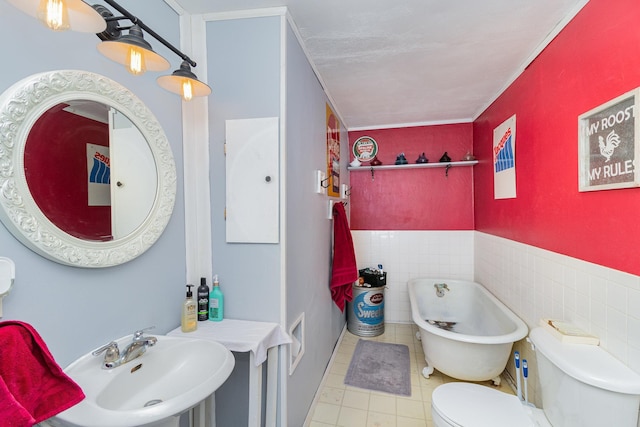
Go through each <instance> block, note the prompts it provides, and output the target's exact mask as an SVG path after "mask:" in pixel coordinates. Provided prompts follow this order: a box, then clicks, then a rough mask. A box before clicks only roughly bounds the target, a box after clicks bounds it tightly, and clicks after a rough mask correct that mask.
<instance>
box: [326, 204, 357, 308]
mask: <svg viewBox="0 0 640 427" xmlns="http://www.w3.org/2000/svg"><path fill="white" fill-rule="evenodd" d="M356 280H358V267H357V266H356V254H355V251H354V249H353V239H352V238H351V230H350V229H349V221H348V220H347V213H346V212H345V210H344V205H343V204H342V203H335V204H334V205H333V264H332V268H331V285H330V286H329V288H330V289H331V298H332V299H333V302H335V304H336V305H337V306H338V308H339V309H340V311H344V306H345V303H346V302H348V301H351V300H352V299H353V289H352V285H353V282H355V281H356Z"/></svg>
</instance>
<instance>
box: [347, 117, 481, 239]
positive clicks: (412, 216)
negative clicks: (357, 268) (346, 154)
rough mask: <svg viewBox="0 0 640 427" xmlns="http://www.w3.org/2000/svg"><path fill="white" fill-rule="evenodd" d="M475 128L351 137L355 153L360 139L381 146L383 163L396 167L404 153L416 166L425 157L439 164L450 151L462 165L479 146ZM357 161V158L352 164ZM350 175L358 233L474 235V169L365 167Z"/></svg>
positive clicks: (416, 129) (419, 129) (428, 128)
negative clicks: (452, 232)
mask: <svg viewBox="0 0 640 427" xmlns="http://www.w3.org/2000/svg"><path fill="white" fill-rule="evenodd" d="M472 132H473V125H472V124H471V123H463V124H454V125H438V126H421V127H411V128H397V129H383V130H371V131H353V132H349V150H350V153H352V151H351V149H352V147H353V143H354V141H355V140H356V139H358V138H359V137H361V136H365V135H366V136H370V137H372V138H373V139H375V140H376V142H377V143H378V150H379V151H378V156H377V157H378V159H379V160H380V161H382V163H383V164H385V165H392V164H394V163H395V160H396V156H397V155H398V154H399V153H401V152H404V154H405V156H406V158H407V160H408V161H409V163H415V161H416V159H417V158H418V156H419V155H420V154H421V153H422V152H424V153H425V155H426V157H427V158H428V159H429V162H437V161H438V160H439V159H440V157H441V156H442V155H443V154H444V152H445V151H446V152H447V153H448V155H449V157H451V159H452V160H461V159H462V157H463V156H464V155H465V154H466V153H467V151H470V150H471V147H472V143H473V133H472ZM351 160H353V155H352V154H351V158H350V159H349V160H347V161H351ZM361 168H362V170H360V171H350V181H351V196H350V200H349V203H350V206H351V212H350V221H351V222H350V225H351V228H352V229H354V230H473V167H455V168H451V169H450V170H449V174H448V175H449V176H448V177H445V169H444V168H426V169H407V170H397V169H392V170H376V171H375V173H374V177H373V179H372V176H371V173H370V168H368V167H367V163H363V165H362V166H361Z"/></svg>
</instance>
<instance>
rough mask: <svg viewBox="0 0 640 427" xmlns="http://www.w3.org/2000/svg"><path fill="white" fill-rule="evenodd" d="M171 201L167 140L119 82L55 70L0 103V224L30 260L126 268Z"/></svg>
mask: <svg viewBox="0 0 640 427" xmlns="http://www.w3.org/2000/svg"><path fill="white" fill-rule="evenodd" d="M175 194H176V170H175V163H174V160H173V155H172V153H171V149H170V147H169V144H168V142H167V138H166V136H165V134H164V132H163V130H162V128H161V126H160V124H159V123H158V122H157V120H156V119H155V117H154V116H153V114H152V113H151V112H150V111H149V110H148V109H147V107H146V106H145V105H144V104H143V103H142V101H140V100H139V99H138V98H137V97H136V96H135V95H133V94H132V93H131V92H130V91H129V90H127V89H126V88H124V87H123V86H121V85H120V84H118V83H116V82H114V81H112V80H109V79H108V78H106V77H103V76H100V75H97V74H93V73H90V72H86V71H75V70H64V71H54V72H46V73H41V74H37V75H34V76H30V77H28V78H26V79H24V80H22V81H20V82H18V83H16V84H15V85H13V86H12V87H10V88H9V89H7V90H6V91H5V92H4V93H3V94H2V95H1V96H0V206H1V207H2V209H0V219H1V220H2V222H3V223H4V224H5V226H6V227H7V229H8V230H9V231H10V232H11V233H12V234H13V235H14V236H16V237H17V238H18V239H19V240H20V241H21V242H22V243H24V244H25V245H26V246H27V247H29V248H30V249H32V250H34V251H35V252H37V253H38V254H40V255H43V256H45V257H47V258H49V259H52V260H54V261H57V262H60V263H62V264H67V265H73V266H78V267H108V266H113V265H117V264H121V263H124V262H127V261H130V260H131V259H133V258H135V257H137V256H139V255H140V254H142V253H143V252H144V251H146V250H147V249H148V248H149V247H150V246H151V245H153V243H155V241H156V240H157V239H158V238H159V237H160V235H161V234H162V232H163V230H164V228H165V227H166V225H167V223H168V221H169V218H170V216H171V213H172V211H173V206H174V203H175Z"/></svg>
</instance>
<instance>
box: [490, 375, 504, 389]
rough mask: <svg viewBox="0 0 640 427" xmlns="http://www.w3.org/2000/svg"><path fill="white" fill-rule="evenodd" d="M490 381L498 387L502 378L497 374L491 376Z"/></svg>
mask: <svg viewBox="0 0 640 427" xmlns="http://www.w3.org/2000/svg"><path fill="white" fill-rule="evenodd" d="M491 381H493V385H494V386H496V387H498V386H499V385H500V383H501V382H502V378H500V376H497V377H495V378H491Z"/></svg>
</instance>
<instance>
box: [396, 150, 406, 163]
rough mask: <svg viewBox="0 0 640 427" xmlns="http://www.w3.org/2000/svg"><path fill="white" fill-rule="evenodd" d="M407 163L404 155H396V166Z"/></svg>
mask: <svg viewBox="0 0 640 427" xmlns="http://www.w3.org/2000/svg"><path fill="white" fill-rule="evenodd" d="M407 163H409V162H408V161H407V158H406V157H405V156H404V153H400V154H398V156H397V157H396V165H406V164H407Z"/></svg>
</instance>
